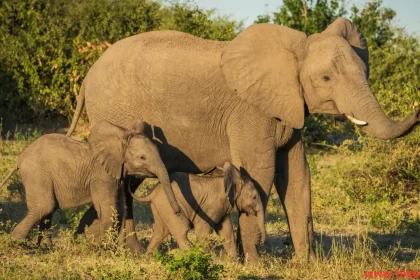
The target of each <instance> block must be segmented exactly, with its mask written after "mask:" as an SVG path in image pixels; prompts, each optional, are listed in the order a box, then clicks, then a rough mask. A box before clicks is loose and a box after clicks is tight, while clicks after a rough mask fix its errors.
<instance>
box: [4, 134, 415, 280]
mask: <svg viewBox="0 0 420 280" xmlns="http://www.w3.org/2000/svg"><path fill="white" fill-rule="evenodd" d="M37 136H38V135H37V134H35V135H34V134H33V133H31V134H25V133H20V134H17V135H16V134H15V135H14V137H9V138H6V139H3V140H0V155H1V163H0V178H4V176H5V175H6V174H7V173H8V172H9V170H10V169H11V168H12V166H13V165H14V163H15V161H16V159H17V157H18V155H19V154H20V153H21V152H22V151H23V149H24V148H25V147H26V146H28V145H29V143H30V142H31V141H33V140H34V139H35V138H36V137H37ZM418 152H419V147H418V146H415V145H410V143H409V141H405V142H404V143H397V144H392V145H391V144H390V143H385V144H378V143H373V144H371V146H368V148H364V149H363V150H357V149H356V150H351V149H350V148H348V147H347V148H345V147H343V148H340V149H339V150H337V151H334V152H333V153H326V152H322V153H320V154H318V153H311V154H312V155H310V156H309V163H310V165H311V169H312V199H313V203H312V207H313V216H314V217H313V218H314V226H315V233H316V234H315V240H316V253H317V255H318V260H317V261H316V262H315V263H309V264H308V263H306V262H299V261H294V260H292V255H293V250H292V244H291V239H290V236H289V233H288V226H287V220H286V217H285V214H284V211H283V209H282V207H281V204H280V202H279V199H278V196H277V194H276V193H275V192H274V191H273V193H272V194H271V196H270V201H269V205H268V208H267V213H266V220H267V222H266V228H267V233H268V238H267V241H266V244H265V245H264V247H262V248H260V249H261V255H262V261H261V262H260V263H258V264H247V265H242V264H239V263H236V262H232V261H230V260H229V258H227V256H225V255H224V253H223V250H222V246H221V245H220V244H221V243H220V242H221V240H220V239H219V238H217V235H215V234H213V235H212V236H211V238H210V239H209V240H208V241H207V243H206V244H204V245H205V247H206V248H208V249H209V251H210V254H211V259H212V262H213V264H216V265H222V266H223V271H224V272H223V278H226V279H261V278H265V279H364V278H365V277H364V275H365V274H364V273H365V272H366V271H373V270H375V271H395V270H396V269H399V270H408V269H409V270H412V271H415V270H419V269H420V238H419V232H420V220H419V217H420V205H419V203H418V194H417V195H416V193H415V191H416V190H418V188H419V187H416V186H414V183H415V182H416V181H415V180H417V179H416V178H418V177H416V176H418V174H419V167H418V166H415V164H416V163H417V162H418V161H417V160H418V159H417V158H414V156H415V155H418ZM371 153H375V154H376V156H375V158H379V159H381V160H382V161H385V159H387V160H386V162H385V163H381V162H372V161H373V158H374V157H373V156H372V154H371ZM387 154H388V155H391V156H390V158H389V157H388V158H387V157H386V155H387ZM410 155H411V156H412V157H411V158H410ZM396 160H398V161H399V162H400V164H396V163H395V165H392V164H394V162H395V161H396ZM381 164H383V165H387V169H385V168H384V170H385V171H386V172H385V173H383V172H382V171H381V168H380V166H381ZM378 166H379V168H378ZM351 170H356V171H351ZM392 172H397V175H396V176H397V179H395V178H393V177H392V176H393V174H394V173H392ZM359 174H368V176H371V177H372V180H371V181H370V182H376V183H375V184H378V185H375V184H372V183H371V184H367V183H365V182H364V181H363V180H358V178H357V176H359ZM387 176H388V177H387ZM377 177H381V178H377ZM398 178H399V179H398ZM353 179H356V181H357V182H358V183H359V185H356V184H355V183H354V182H351V180H353ZM346 180H347V181H346ZM379 180H382V181H381V182H382V185H381V183H378V182H379ZM395 182H396V183H395ZM398 182H400V183H398ZM383 184H385V185H386V188H385V189H384V190H385V191H382V193H381V191H377V190H376V189H369V188H376V187H377V186H379V185H380V186H383ZM394 184H395V185H394ZM152 185H153V180H149V181H148V182H146V183H145V185H144V186H143V187H142V188H140V189H139V190H138V191H139V192H141V193H145V192H147V189H148V188H150V187H151V186H152ZM355 190H358V193H356V192H355ZM386 192H389V193H391V192H396V193H398V195H387V194H386ZM381 194H384V195H381ZM391 194H392V193H391ZM24 199H25V195H24V191H23V187H22V185H21V184H20V179H19V175H15V176H13V177H12V179H11V180H9V181H8V182H7V184H6V185H5V186H3V188H1V189H0V263H1V266H0V279H19V278H21V279H46V278H47V279H81V278H82V279H169V276H168V271H167V270H165V267H164V266H163V265H162V264H161V262H160V261H159V260H157V259H156V258H154V257H147V256H140V257H133V256H132V255H131V254H130V253H129V251H128V250H127V249H125V248H121V247H119V246H118V244H117V243H113V242H114V241H112V240H113V239H112V238H110V239H108V241H107V243H105V244H104V243H102V244H97V243H96V242H94V241H93V240H92V239H91V238H85V237H79V238H77V239H74V238H73V232H74V228H75V226H77V221H78V219H80V217H81V215H82V214H83V210H85V209H86V207H81V208H78V209H77V210H67V211H62V210H60V211H58V212H57V214H55V216H54V219H53V220H54V224H55V226H54V228H53V229H52V233H53V243H54V245H53V247H50V248H39V247H37V246H35V243H34V242H32V241H31V239H33V238H34V237H35V235H36V230H33V232H32V234H31V238H30V240H29V241H27V242H16V241H14V240H13V239H12V237H11V235H10V231H11V230H12V228H13V227H14V225H15V224H16V223H17V222H19V221H20V220H21V219H22V218H23V216H24V215H25V213H26V205H25V203H24ZM134 207H135V209H134V213H135V217H136V219H137V235H138V237H139V239H140V240H141V242H142V243H143V245H145V246H146V245H147V242H148V240H150V238H151V236H152V232H153V229H152V225H153V218H152V215H151V211H150V206H149V205H143V204H140V203H137V202H136V203H135V205H134ZM109 234H110V237H112V236H113V234H115V233H112V232H110V233H109ZM114 237H115V236H114ZM190 237H191V239H192V240H195V239H194V234H193V233H190ZM109 240H111V241H109ZM104 248H107V249H104ZM175 248H176V245H175V242H174V241H173V240H172V239H171V238H168V240H167V242H166V243H165V245H164V247H163V248H162V252H163V253H164V254H166V253H167V252H168V251H172V250H174V249H175ZM178 279H179V278H178Z"/></svg>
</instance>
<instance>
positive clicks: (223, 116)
mask: <svg viewBox="0 0 420 280" xmlns="http://www.w3.org/2000/svg"><path fill="white" fill-rule="evenodd" d="M368 75H369V67H368V48H367V45H366V40H365V38H364V37H363V35H362V34H361V33H360V32H359V31H358V29H357V28H356V26H354V25H353V24H352V23H351V22H350V21H348V20H346V19H343V18H338V19H337V20H335V21H334V22H333V23H332V24H331V25H330V26H328V28H327V29H326V30H325V31H323V32H321V33H319V34H314V35H311V36H309V37H307V36H306V35H305V34H304V33H302V32H300V31H296V30H293V29H289V28H286V27H282V26H279V25H274V24H255V25H252V26H250V27H248V28H247V29H245V30H244V31H242V32H241V33H240V34H239V35H238V36H237V37H236V38H235V39H234V40H233V41H230V42H218V41H211V40H204V39H201V38H198V37H194V36H192V35H188V34H184V33H181V32H176V31H153V32H147V33H143V34H140V35H136V36H132V37H129V38H126V39H123V40H121V41H119V42H117V43H115V44H114V45H113V46H111V47H110V48H109V49H108V50H107V51H106V52H105V53H104V54H103V55H102V56H101V57H100V58H99V60H98V61H97V62H96V63H95V64H94V65H93V67H92V68H91V69H90V71H89V73H88V75H87V77H86V78H85V80H84V82H83V86H82V89H81V92H80V95H79V98H78V104H77V109H76V112H75V117H74V119H73V122H72V126H71V128H70V130H69V132H68V133H69V134H70V133H71V132H72V131H73V129H74V127H75V126H76V123H77V119H78V117H79V115H80V112H81V110H82V107H83V103H84V102H85V104H86V109H87V114H88V117H89V121H90V125H91V126H92V125H94V124H96V123H97V122H98V121H100V120H104V119H106V120H112V121H113V122H115V123H117V124H119V125H121V126H124V127H128V126H130V125H131V124H132V122H133V120H134V119H135V118H141V119H144V120H145V121H146V122H148V123H150V124H152V125H153V126H154V132H155V137H156V138H157V141H158V142H159V143H160V145H159V150H160V152H161V156H162V158H163V161H164V163H165V165H166V167H167V169H168V172H170V173H171V172H175V171H182V172H188V173H199V172H204V171H207V170H208V169H211V168H212V167H213V166H217V165H219V166H220V165H222V164H223V163H224V162H226V161H230V162H232V163H233V164H234V165H235V166H236V167H243V168H245V169H246V170H247V172H248V173H249V174H250V175H251V177H252V178H253V180H255V182H256V186H257V188H258V189H259V191H260V194H261V198H262V201H263V205H264V207H266V205H267V200H268V194H269V192H270V190H271V186H272V185H273V183H274V185H275V187H276V189H277V192H278V193H279V196H280V199H281V201H282V204H283V207H284V209H285V212H286V215H287V219H288V223H289V229H290V233H291V237H292V241H293V245H294V249H295V253H296V255H297V256H298V257H311V258H312V259H313V258H314V256H315V255H314V251H313V246H312V245H313V224H312V214H311V186H310V171H309V168H308V164H307V161H306V156H305V152H304V149H303V144H302V136H301V130H300V129H301V128H302V126H303V124H304V118H305V115H306V114H305V113H327V114H346V115H348V117H349V118H353V121H354V122H356V123H359V124H361V125H362V124H364V126H363V128H364V129H365V130H366V131H367V132H368V133H370V134H371V135H372V136H374V137H377V138H380V139H392V138H396V137H399V136H401V135H403V134H405V133H407V132H409V131H410V129H412V128H413V127H414V125H416V124H417V123H418V122H419V119H420V112H419V111H417V112H416V113H415V114H413V115H410V116H408V117H407V118H406V119H404V120H402V121H400V122H393V121H392V120H390V119H389V118H388V117H387V116H386V115H385V114H384V112H383V111H382V109H381V107H380V105H379V103H378V102H377V100H376V99H375V96H374V95H373V94H372V92H371V91H370V88H369V85H368V81H367V78H368ZM255 223H256V219H255V217H254V216H252V215H248V216H247V215H240V217H239V231H238V242H239V245H241V246H240V249H243V251H244V252H245V253H246V255H245V257H246V258H247V259H248V260H257V259H258V253H257V249H256V246H255V244H257V243H258V241H259V234H258V232H257V231H256V230H255V229H257V228H258V227H255V226H254V225H255Z"/></svg>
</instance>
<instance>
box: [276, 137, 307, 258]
mask: <svg viewBox="0 0 420 280" xmlns="http://www.w3.org/2000/svg"><path fill="white" fill-rule="evenodd" d="M274 183H275V186H276V189H277V192H278V194H279V196H280V200H281V202H282V204H283V207H284V211H285V212H286V216H287V221H288V224H289V230H290V235H291V237H292V241H293V246H294V249H295V254H296V257H298V258H302V257H305V258H310V259H315V254H314V250H313V224H312V213H311V180H310V170H309V166H308V163H307V161H306V156H305V151H304V147H303V143H302V136H301V132H300V131H298V130H296V131H294V134H293V136H292V139H291V140H290V141H289V143H288V144H287V145H286V146H285V147H283V148H280V149H278V150H277V155H276V176H275V182H274Z"/></svg>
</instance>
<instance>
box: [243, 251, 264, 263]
mask: <svg viewBox="0 0 420 280" xmlns="http://www.w3.org/2000/svg"><path fill="white" fill-rule="evenodd" d="M244 261H245V263H258V262H260V261H261V257H260V255H259V254H258V252H255V253H254V252H253V253H246V254H245V260H244Z"/></svg>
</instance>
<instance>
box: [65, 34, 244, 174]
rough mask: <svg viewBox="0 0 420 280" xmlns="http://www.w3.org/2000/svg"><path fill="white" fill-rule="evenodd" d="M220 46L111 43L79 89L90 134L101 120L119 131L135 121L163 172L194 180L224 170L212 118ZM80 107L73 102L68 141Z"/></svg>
mask: <svg viewBox="0 0 420 280" xmlns="http://www.w3.org/2000/svg"><path fill="white" fill-rule="evenodd" d="M226 44H227V43H226V42H218V41H210V40H204V39H201V38H198V37H194V36H192V35H189V34H185V33H181V32H177V31H153V32H147V33H143V34H139V35H135V36H132V37H129V38H126V39H123V40H121V41H119V42H117V43H115V44H114V45H112V46H111V47H110V48H109V49H108V50H107V51H106V52H105V53H104V54H103V55H102V56H101V57H100V58H99V59H98V61H97V62H96V63H95V64H94V65H93V66H92V68H91V69H90V71H89V73H88V75H87V76H86V78H85V80H84V82H83V85H82V89H81V94H80V98H84V101H85V105H86V110H87V114H88V118H89V126H90V127H92V126H94V125H95V124H96V123H97V122H99V121H101V120H107V121H109V122H111V123H114V124H116V125H119V126H122V127H125V128H128V127H131V126H132V125H133V124H134V122H135V120H136V119H142V120H144V121H146V122H147V123H149V124H152V125H153V126H154V127H155V128H158V130H155V137H157V138H159V140H160V141H159V142H161V144H162V145H161V146H160V150H161V151H162V153H163V158H164V161H165V164H167V165H168V171H171V169H173V170H177V171H188V172H200V171H206V170H208V169H210V168H212V167H213V166H215V165H220V164H223V162H224V161H226V160H229V156H230V153H229V151H228V139H227V136H223V135H222V136H220V133H219V132H220V127H215V126H214V123H215V122H214V121H212V118H215V115H214V111H215V110H214V109H215V106H216V107H218V106H219V105H220V103H224V102H223V100H224V98H226V93H227V91H228V90H227V88H226V85H225V84H224V80H223V77H222V73H221V70H220V66H219V63H220V56H221V50H222V48H223V47H224V46H225V45H226ZM229 96H230V97H229V98H231V95H229ZM237 99H238V102H240V100H239V98H237ZM80 104H81V105H80ZM82 105H83V102H80V100H78V108H77V109H76V113H75V117H74V118H73V123H72V127H71V128H70V130H69V132H68V134H71V132H72V130H73V129H74V127H75V125H76V123H77V118H78V113H79V112H80V110H81V107H82ZM79 107H80V108H79ZM78 110H79V112H77V111H78ZM217 111H218V110H217ZM203 121H205V123H204V122H203ZM215 121H216V120H215ZM216 122H220V120H217V121H216ZM212 129H213V130H214V131H211V130H212ZM157 134H159V135H157ZM209 143H214V146H212V145H209ZM172 163H173V164H172ZM175 163H176V164H177V166H174V164H175Z"/></svg>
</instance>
